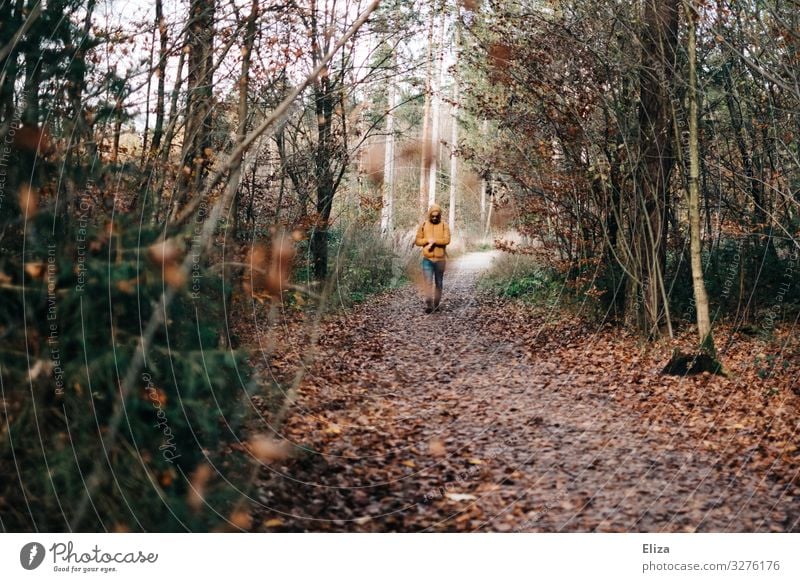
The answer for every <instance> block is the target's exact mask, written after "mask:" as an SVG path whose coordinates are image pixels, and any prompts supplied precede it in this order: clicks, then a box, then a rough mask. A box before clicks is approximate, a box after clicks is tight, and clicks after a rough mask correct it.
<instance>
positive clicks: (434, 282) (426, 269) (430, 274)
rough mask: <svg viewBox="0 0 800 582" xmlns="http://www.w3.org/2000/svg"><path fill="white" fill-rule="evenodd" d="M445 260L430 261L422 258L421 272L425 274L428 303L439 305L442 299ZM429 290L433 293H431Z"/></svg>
mask: <svg viewBox="0 0 800 582" xmlns="http://www.w3.org/2000/svg"><path fill="white" fill-rule="evenodd" d="M446 264H447V261H431V260H430V259H422V274H423V275H425V286H426V289H425V292H426V295H427V297H426V301H427V303H428V305H429V306H430V305H432V306H433V307H439V301H441V299H442V285H443V283H444V268H445V266H446ZM431 291H433V293H432V294H431Z"/></svg>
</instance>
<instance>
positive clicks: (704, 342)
mask: <svg viewBox="0 0 800 582" xmlns="http://www.w3.org/2000/svg"><path fill="white" fill-rule="evenodd" d="M683 6H684V11H685V12H686V21H687V28H688V39H687V51H688V60H689V95H688V100H689V183H688V189H689V246H690V253H691V258H692V261H691V262H692V283H693V287H694V299H695V313H696V314H697V331H698V333H699V335H700V345H701V346H703V347H704V348H706V349H708V350H709V351H710V352H711V355H712V356H715V355H716V354H715V350H714V340H713V338H712V336H711V319H710V317H709V308H708V294H707V293H706V284H705V280H704V279H703V261H702V246H701V245H702V243H701V239H700V145H699V130H698V97H697V23H696V20H695V18H696V13H695V9H694V7H693V6H691V5H690V0H683Z"/></svg>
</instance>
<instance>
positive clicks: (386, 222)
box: [381, 78, 397, 237]
mask: <svg viewBox="0 0 800 582" xmlns="http://www.w3.org/2000/svg"><path fill="white" fill-rule="evenodd" d="M388 82H389V87H388V93H389V94H388V104H387V107H386V149H385V151H384V159H383V204H382V208H381V234H382V235H383V236H384V237H386V236H390V235H391V233H392V231H393V230H394V141H395V140H394V108H395V107H396V106H397V104H396V100H397V90H396V87H395V84H394V78H389V80H388Z"/></svg>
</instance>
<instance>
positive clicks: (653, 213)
mask: <svg viewBox="0 0 800 582" xmlns="http://www.w3.org/2000/svg"><path fill="white" fill-rule="evenodd" d="M678 1H679V0H644V13H643V30H642V35H641V44H642V59H641V69H640V75H639V83H640V102H639V136H638V141H639V153H640V163H639V168H638V171H637V176H636V183H637V188H636V196H635V200H634V201H633V202H634V204H633V209H634V210H633V212H632V217H631V220H632V224H631V237H632V240H631V249H632V254H633V257H634V260H633V264H632V265H630V267H631V268H630V269H629V271H630V272H631V273H632V274H633V276H632V277H631V279H630V283H629V286H628V292H627V294H626V313H627V317H626V319H627V320H628V322H629V323H630V324H633V325H635V326H636V327H637V328H638V329H640V330H641V331H643V332H645V333H646V334H648V335H650V336H659V335H661V334H662V333H663V329H662V328H663V327H664V326H666V329H667V333H668V334H669V335H670V336H672V323H671V321H670V316H669V305H668V302H667V296H666V286H665V283H664V270H665V268H666V242H667V226H668V223H667V216H668V212H669V204H670V201H669V194H668V186H669V175H670V172H671V170H672V166H673V158H674V156H673V151H672V115H671V112H670V109H671V108H670V106H669V101H670V94H669V88H670V87H671V86H672V84H673V79H674V75H675V54H676V52H675V49H676V45H677V34H678Z"/></svg>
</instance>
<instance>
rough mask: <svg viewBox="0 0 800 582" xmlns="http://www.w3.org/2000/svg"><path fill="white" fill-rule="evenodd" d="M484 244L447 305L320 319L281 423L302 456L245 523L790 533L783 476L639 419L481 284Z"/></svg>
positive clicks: (456, 268)
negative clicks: (773, 476) (479, 288)
mask: <svg viewBox="0 0 800 582" xmlns="http://www.w3.org/2000/svg"><path fill="white" fill-rule="evenodd" d="M494 256H495V254H494V253H471V254H467V255H466V256H464V257H463V258H461V259H459V260H456V261H451V264H450V265H448V270H447V272H446V274H445V291H444V297H443V302H442V309H441V312H439V313H433V314H430V315H428V314H425V313H424V310H423V303H422V301H421V299H420V298H419V296H418V295H417V294H416V293H415V291H414V289H413V288H412V287H411V286H409V287H407V288H404V289H400V290H397V291H394V292H391V293H388V294H385V295H382V296H379V297H376V298H374V299H372V300H370V301H368V302H366V303H364V304H362V305H360V306H358V307H356V308H355V309H352V310H350V311H348V312H347V313H344V314H342V315H341V316H339V317H337V318H335V319H334V320H332V321H329V322H327V323H325V324H323V326H322V329H321V337H320V343H319V346H318V356H319V357H318V358H317V360H316V363H315V364H314V365H313V366H312V368H311V369H310V370H309V372H308V373H307V375H306V378H305V380H304V381H303V385H302V388H301V391H300V397H299V399H298V401H297V402H296V403H295V405H294V407H293V411H292V413H291V416H290V418H289V420H288V421H287V423H286V425H285V427H284V431H283V432H284V436H286V437H287V438H288V439H289V440H291V441H293V442H294V443H296V444H298V445H300V446H302V447H305V448H306V449H307V450H306V451H305V452H303V453H300V454H298V455H295V456H294V458H292V459H290V460H288V461H285V462H282V463H280V464H277V465H271V466H269V467H267V468H265V469H264V470H263V471H262V474H261V475H262V478H261V482H260V483H259V487H258V490H259V491H258V499H259V501H260V502H261V503H262V504H263V506H262V507H259V508H258V509H256V510H255V514H254V517H255V520H254V529H256V530H260V531H629V530H630V531H694V530H700V531H769V530H770V529H777V530H780V531H784V530H785V529H786V528H787V527H788V526H787V520H788V519H789V517H787V515H786V514H785V513H783V512H782V511H781V510H780V509H779V508H780V507H781V506H783V505H785V504H786V501H787V499H786V497H785V496H784V492H783V488H782V487H781V486H780V485H779V484H777V483H775V482H770V481H769V480H767V479H762V478H760V477H759V476H758V475H757V474H753V472H752V471H742V470H741V467H739V468H738V469H737V467H736V463H733V465H731V464H730V463H723V462H721V457H720V456H719V455H718V454H717V453H715V452H714V450H713V448H709V447H707V446H705V445H706V444H707V443H706V442H705V441H703V442H701V441H699V440H695V438H694V437H689V436H685V435H684V434H683V433H682V432H681V430H680V427H672V428H677V430H670V429H669V428H667V429H665V428H659V427H658V426H654V425H653V424H651V423H646V422H643V420H642V418H641V417H640V414H639V413H638V412H637V410H636V408H635V407H634V406H632V405H630V403H629V398H630V396H629V395H625V394H624V390H622V389H619V390H618V389H617V387H615V386H613V385H611V384H613V382H614V380H613V378H611V379H609V378H607V377H606V376H603V375H598V376H596V377H591V375H588V376H587V374H585V373H581V374H577V373H576V370H575V369H574V367H573V366H571V365H568V364H565V362H563V361H562V360H561V357H560V355H559V352H558V350H555V349H549V347H548V342H547V341H544V342H542V341H538V342H537V341H534V340H535V338H536V336H537V334H538V331H537V324H536V321H535V320H533V321H531V322H530V324H529V325H522V326H520V325H518V324H516V323H514V322H512V321H511V320H510V319H509V318H508V317H507V315H508V313H507V302H505V301H503V300H500V299H495V298H493V296H492V295H490V294H487V293H478V292H476V288H475V286H476V280H477V277H478V275H479V274H480V272H481V271H483V270H484V269H485V268H486V267H487V266H488V265H489V264H490V263H491V260H492V259H493V257H494ZM585 345H592V346H593V348H594V349H596V350H597V352H596V353H599V354H601V355H600V356H597V355H594V356H593V355H592V354H586V356H587V357H589V358H591V357H603V356H602V354H609V353H610V352H608V351H607V347H605V346H603V345H596V341H595V342H594V343H593V342H592V339H591V338H588V340H587V343H586V344H585ZM609 357H610V356H609ZM618 392H619V393H623V396H622V397H620V394H619V393H618ZM709 438H713V437H709ZM795 504H796V501H795Z"/></svg>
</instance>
